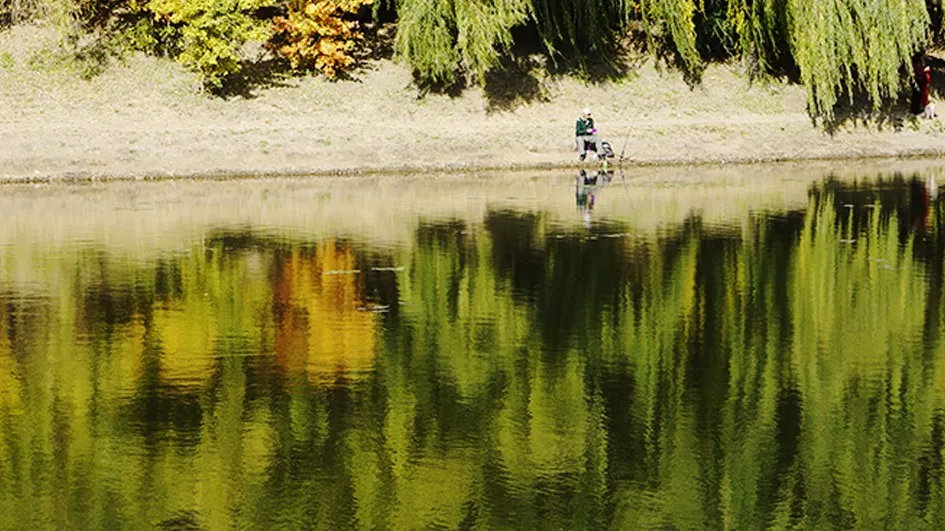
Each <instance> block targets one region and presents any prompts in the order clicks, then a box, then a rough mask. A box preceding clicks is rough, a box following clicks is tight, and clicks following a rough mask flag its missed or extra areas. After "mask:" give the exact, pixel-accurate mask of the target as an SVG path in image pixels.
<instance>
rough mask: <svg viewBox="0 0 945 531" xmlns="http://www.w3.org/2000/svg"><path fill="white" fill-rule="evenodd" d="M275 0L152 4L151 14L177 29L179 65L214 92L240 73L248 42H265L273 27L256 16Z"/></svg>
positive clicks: (182, 0) (154, 1)
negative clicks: (186, 68)
mask: <svg viewBox="0 0 945 531" xmlns="http://www.w3.org/2000/svg"><path fill="white" fill-rule="evenodd" d="M272 5H273V0H151V1H150V2H148V4H147V8H148V10H150V11H151V12H152V13H154V16H155V17H156V18H157V19H158V20H161V21H165V22H167V23H170V24H171V25H173V26H175V27H176V31H177V32H178V33H177V38H178V39H179V41H180V54H179V55H178V56H177V59H178V61H180V62H181V63H182V64H184V65H186V66H188V67H190V68H192V69H194V70H196V71H197V72H200V74H201V75H202V76H203V79H204V82H205V83H206V84H207V85H208V86H209V87H211V88H220V87H221V86H222V84H223V81H224V80H225V79H226V78H227V77H228V76H231V75H233V74H235V73H237V72H239V71H240V69H241V66H242V65H241V61H242V59H243V57H242V55H241V53H240V52H241V48H242V47H243V45H244V44H246V43H247V42H248V41H258V42H265V41H267V40H268V39H269V37H270V35H271V34H272V26H271V24H269V23H268V21H266V20H262V19H260V18H257V17H256V16H255V15H256V13H257V12H258V11H259V10H260V9H262V8H264V7H270V6H272Z"/></svg>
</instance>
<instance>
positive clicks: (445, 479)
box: [0, 181, 945, 528]
mask: <svg viewBox="0 0 945 531" xmlns="http://www.w3.org/2000/svg"><path fill="white" fill-rule="evenodd" d="M890 186H891V188H892V189H894V190H896V191H891V192H890V194H891V196H890V197H888V198H887V197H886V196H884V195H879V196H877V197H876V198H874V199H878V200H877V201H876V202H877V204H878V207H877V208H857V209H852V210H851V209H848V208H847V207H845V206H844V205H845V204H849V203H857V202H858V203H860V204H862V203H864V202H865V199H864V197H863V196H862V195H858V192H857V191H856V189H850V188H844V187H842V186H841V185H839V184H837V183H828V184H827V185H825V187H824V188H818V189H815V190H814V191H813V192H812V194H811V202H810V205H809V206H808V208H807V209H806V211H805V212H803V213H792V214H787V215H780V214H779V215H775V216H765V215H758V216H756V217H754V218H752V220H751V222H750V223H749V224H748V225H747V226H746V227H745V228H744V229H743V230H742V232H741V233H738V232H734V231H732V230H719V229H716V228H713V227H707V226H705V225H704V224H703V223H702V222H701V220H700V219H699V217H698V216H692V217H691V218H690V219H689V220H688V221H687V222H686V223H685V224H683V225H681V226H679V227H675V228H674V229H673V230H667V231H664V232H661V233H660V234H659V235H658V236H657V237H655V238H651V239H642V238H634V237H628V236H626V235H618V236H616V237H613V236H611V235H608V234H605V233H604V232H601V231H599V230H598V231H597V232H595V231H591V232H590V233H584V232H582V233H580V234H574V233H569V232H562V231H560V230H558V229H556V228H554V227H553V226H551V225H549V223H548V222H547V221H546V219H545V218H544V217H543V216H542V215H541V214H527V213H526V214H523V213H521V212H516V211H511V210H493V211H490V212H488V213H487V214H486V216H485V218H484V221H483V223H482V225H481V226H470V225H469V224H467V223H462V222H457V221H444V222H442V223H439V222H423V223H420V224H419V225H418V228H417V230H416V233H415V238H414V242H413V245H412V246H411V247H410V248H408V249H403V250H391V251H389V252H381V251H377V250H370V249H365V248H361V247H359V246H357V245H356V244H354V243H351V242H346V241H344V240H323V241H320V242H315V243H308V242H305V243H301V242H291V241H283V240H279V239H276V238H272V237H265V236H260V235H254V234H252V233H249V232H243V233H239V232H237V233H225V234H220V235H215V236H211V237H209V238H208V239H207V241H206V243H205V244H204V245H203V246H200V247H198V248H194V249H192V250H191V251H190V252H187V253H182V254H179V255H174V256H166V257H164V258H162V260H160V261H157V262H154V263H150V264H134V263H127V262H123V261H122V260H120V259H114V257H108V256H104V255H103V254H102V253H95V252H88V251H84V252H81V253H77V254H76V255H75V256H71V257H65V258H66V259H64V260H63V261H62V262H61V263H60V262H55V261H53V262H49V263H46V265H45V267H50V268H56V271H57V272H58V271H61V272H62V273H63V274H62V276H63V277H64V278H68V279H70V281H69V282H68V283H66V284H64V285H62V286H60V287H59V288H58V289H59V290H58V291H57V292H53V293H44V294H42V296H39V295H29V294H26V293H12V292H8V291H5V292H3V294H2V296H0V297H2V299H3V304H0V434H2V437H0V513H2V514H5V515H9V517H10V518H11V520H10V521H12V522H14V523H16V524H18V525H21V526H27V525H33V524H35V525H41V526H49V525H54V526H56V527H103V526H105V527H107V526H108V523H109V522H110V521H111V522H113V523H116V524H121V525H122V526H126V527H147V526H151V525H155V524H159V523H162V522H163V523H164V524H167V525H172V526H173V525H182V526H183V525H194V526H201V527H211V528H214V527H230V526H235V525H240V526H247V527H272V526H279V525H289V526H294V525H301V524H303V523H307V524H311V525H313V526H314V525H316V524H317V525H318V526H322V527H346V526H349V525H352V524H356V525H358V526H360V527H371V528H374V527H400V528H420V527H431V526H434V525H438V526H444V527H450V528H454V527H464V526H473V525H478V526H482V527H502V526H503V525H507V524H508V522H516V523H517V524H518V525H521V526H523V527H544V526H550V527H571V528H591V527H593V528H600V527H604V526H608V525H613V526H617V527H630V526H633V527H637V526H658V527H666V526H669V527H678V528H689V527H719V526H725V527H736V528H744V527H749V528H750V527H760V526H767V525H773V526H777V527H786V526H791V525H799V526H804V527H822V526H827V525H828V524H830V525H850V526H857V527H874V526H884V527H885V526H889V527H908V528H913V527H925V526H930V525H931V526H937V525H938V524H941V523H942V522H945V514H943V508H942V506H941V504H940V503H938V500H941V499H943V498H945V487H943V481H945V470H943V465H942V455H943V454H942V452H943V435H942V434H943V429H945V359H943V357H945V355H943V350H942V348H943V345H942V343H941V338H942V334H941V332H942V329H943V326H945V322H943V321H942V318H941V316H942V315H943V314H942V313H941V304H942V301H941V297H940V295H938V293H939V292H940V285H941V279H942V271H941V265H940V263H936V262H940V257H941V254H940V250H941V246H942V243H941V239H942V238H941V231H939V230H938V228H939V227H941V224H940V223H941V219H940V214H936V215H935V216H933V217H932V222H931V224H930V226H929V227H926V228H923V229H921V231H920V230H918V229H915V230H903V229H902V227H903V226H909V227H912V226H914V224H913V223H912V222H911V221H903V220H904V218H907V219H908V220H911V219H913V218H914V217H915V216H913V215H912V214H908V213H904V212H905V211H906V210H908V209H910V208H912V207H911V206H910V205H911V203H910V202H909V201H911V199H908V198H909V197H911V196H909V195H908V193H906V192H903V189H904V188H905V187H908V186H911V185H909V184H908V183H907V182H905V181H903V182H901V183H898V184H895V183H894V184H893V185H890ZM870 193H873V192H870ZM883 193H885V192H883ZM903 194H904V195H903ZM903 197H905V198H907V199H903ZM872 202H873V201H872V199H871V200H870V203H872ZM887 205H889V206H887ZM936 212H938V211H937V210H936ZM595 230H596V229H595ZM608 230H609V229H608ZM937 252H938V253H939V254H938V257H939V259H938V261H936V260H934V259H933V258H934V256H935V253H937ZM372 266H382V268H381V270H372ZM393 266H403V267H404V269H403V270H402V271H389V270H386V269H387V268H390V267H393ZM355 270H357V271H359V273H357V274H355V273H353V272H354V271H355ZM372 308H381V309H386V308H389V311H370V310H371V309H372ZM76 338H78V340H77V339H76ZM26 499H30V500H34V501H35V502H34V503H32V504H25V503H22V501H23V500H26ZM110 519H111V520H110Z"/></svg>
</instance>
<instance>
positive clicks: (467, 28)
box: [396, 0, 530, 84]
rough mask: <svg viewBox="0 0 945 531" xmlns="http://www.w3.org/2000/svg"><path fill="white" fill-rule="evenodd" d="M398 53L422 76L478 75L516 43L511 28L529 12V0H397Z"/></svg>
mask: <svg viewBox="0 0 945 531" xmlns="http://www.w3.org/2000/svg"><path fill="white" fill-rule="evenodd" d="M396 5H397V13H398V18H399V21H398V28H397V41H396V48H397V53H398V55H400V56H401V57H403V58H404V59H406V60H407V62H408V63H409V64H410V65H411V66H412V67H413V68H414V71H415V72H416V73H417V76H418V77H419V78H420V79H422V80H424V81H430V82H434V83H446V84H449V83H452V82H454V81H455V80H456V76H457V74H458V73H459V72H460V71H467V72H469V73H471V74H472V75H473V77H475V78H477V79H480V80H481V79H482V78H483V76H485V73H486V72H487V71H488V70H489V69H490V68H492V67H493V66H495V65H496V64H497V63H498V61H499V58H500V57H501V53H502V52H504V51H506V50H508V48H509V46H510V45H511V44H512V28H513V27H515V26H518V25H519V24H522V23H523V22H524V21H525V20H526V19H527V17H528V16H529V14H530V8H529V4H528V1H527V0H398V1H397V4H396Z"/></svg>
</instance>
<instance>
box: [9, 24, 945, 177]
mask: <svg viewBox="0 0 945 531" xmlns="http://www.w3.org/2000/svg"><path fill="white" fill-rule="evenodd" d="M53 39H54V37H53V35H52V34H51V32H50V31H48V30H43V29H39V28H33V27H22V26H21V27H15V28H13V29H11V30H8V31H6V32H3V33H0V144H2V145H4V146H5V149H3V150H2V151H0V178H5V179H18V178H24V177H36V176H38V177H41V178H46V177H57V176H63V175H80V176H82V175H85V176H88V175H99V176H109V177H115V176H140V175H198V174H207V173H255V172H264V173H279V172H299V173H304V172H331V171H337V170H364V169H383V168H388V169H390V168H444V167H459V168H463V167H465V168H475V167H506V166H540V165H563V164H568V163H571V162H573V161H574V160H575V158H576V157H575V153H574V152H573V151H572V144H573V138H572V135H573V127H574V119H575V117H576V114H577V113H578V112H579V109H581V108H582V107H584V106H590V107H592V108H593V109H594V111H595V114H596V117H597V120H598V125H599V127H600V129H601V131H602V133H603V137H604V138H605V139H608V140H610V141H611V143H612V144H613V145H614V146H615V147H616V149H617V151H618V152H619V151H620V149H621V148H622V147H623V144H624V141H625V139H626V138H629V147H628V148H627V153H628V156H629V157H630V158H631V159H632V160H633V161H634V162H637V163H663V162H674V163H680V162H681V163H694V162H707V161H747V160H778V159H804V158H835V157H860V156H883V155H904V154H917V153H939V152H942V153H945V141H943V140H942V138H943V137H942V135H941V134H940V133H941V132H942V127H941V123H940V122H939V121H937V120H936V121H933V122H913V121H910V120H902V121H901V123H897V122H896V121H888V120H887V121H883V122H880V121H875V122H871V123H867V124H862V123H857V124H853V123H852V122H851V123H849V124H847V125H846V126H845V127H841V128H840V129H839V130H838V131H837V132H836V133H835V134H834V135H833V136H831V135H827V134H825V133H824V132H823V130H822V129H820V128H817V127H815V126H813V125H812V124H811V121H810V119H809V118H808V116H807V114H806V112H805V101H806V100H805V95H804V92H803V89H802V88H801V87H798V86H795V85H789V84H784V83H781V82H778V81H771V82H767V83H757V84H751V83H749V82H748V81H747V79H746V78H745V77H744V76H742V75H741V70H740V68H739V67H737V66H732V65H712V66H710V67H709V68H708V69H707V71H706V72H705V75H704V78H703V82H702V84H700V85H698V86H696V87H695V88H693V89H690V88H689V87H688V86H687V85H686V83H685V82H684V80H683V79H682V76H681V74H679V73H677V72H673V71H666V70H665V69H663V70H660V69H657V68H655V66H654V65H653V64H651V63H644V64H643V65H642V66H640V67H639V68H637V69H635V70H633V71H632V72H631V74H630V75H629V76H628V77H627V79H624V80H622V81H620V82H616V83H614V82H607V83H601V84H587V83H585V82H582V81H578V80H575V79H570V78H544V80H543V81H542V86H541V92H542V94H543V96H544V97H543V98H541V99H540V100H537V101H531V102H518V103H517V104H514V105H511V106H508V108H507V110H501V111H498V110H496V109H497V107H496V106H495V105H494V102H493V101H490V98H489V97H488V95H487V94H486V93H485V92H483V91H482V90H479V89H470V90H467V91H466V92H464V93H463V94H462V95H461V96H460V97H450V96H446V95H426V96H425V97H422V98H420V97H418V92H417V89H416V88H415V87H414V86H413V85H412V84H411V79H410V75H409V72H408V70H407V69H406V68H405V67H403V66H401V65H397V64H394V63H391V62H389V61H376V62H373V63H369V64H368V65H367V67H366V68H365V69H363V70H362V71H361V72H359V73H358V74H357V75H356V76H355V78H356V79H354V80H347V81H339V82H330V81H326V80H324V79H321V78H317V77H306V78H300V79H286V80H283V81H281V82H277V83H274V84H273V85H274V86H267V87H265V88H257V89H256V90H255V92H254V93H253V94H252V95H251V97H234V98H230V99H220V98H215V97H212V96H209V95H206V94H203V93H201V91H200V89H199V86H200V85H199V82H198V80H197V79H196V77H195V76H194V75H193V74H191V73H189V72H186V71H185V70H183V69H182V68H181V67H180V66H178V65H176V64H175V63H173V62H171V61H169V60H165V59H157V58H151V57H144V56H141V55H133V56H130V57H127V58H126V59H125V60H124V61H123V62H114V63H113V64H112V65H111V66H110V67H108V68H107V69H106V70H105V71H104V72H103V73H102V74H101V75H98V76H96V77H94V78H92V79H91V80H89V81H84V80H82V79H80V78H79V77H78V76H76V75H75V73H74V72H70V71H69V70H68V69H59V70H57V69H55V68H44V67H37V62H36V61H35V60H34V61H31V58H32V57H35V56H36V54H37V52H38V51H41V50H43V49H49V47H50V46H51V45H52V42H53ZM31 64H32V65H31Z"/></svg>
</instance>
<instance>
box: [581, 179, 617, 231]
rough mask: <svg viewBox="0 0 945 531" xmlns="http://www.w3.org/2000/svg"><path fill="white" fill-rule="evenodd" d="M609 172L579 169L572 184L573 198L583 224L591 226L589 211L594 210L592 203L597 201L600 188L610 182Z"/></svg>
mask: <svg viewBox="0 0 945 531" xmlns="http://www.w3.org/2000/svg"><path fill="white" fill-rule="evenodd" d="M610 178H611V173H610V172H600V171H592V172H590V173H588V172H587V171H586V170H581V172H580V173H579V174H578V177H577V180H576V181H575V186H574V199H575V202H576V203H577V207H578V212H580V213H581V214H582V217H583V218H584V226H585V227H587V228H590V227H591V211H592V210H594V204H595V203H596V202H597V195H598V194H599V193H600V189H601V188H602V187H603V186H604V185H606V184H607V183H609V182H610Z"/></svg>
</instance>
